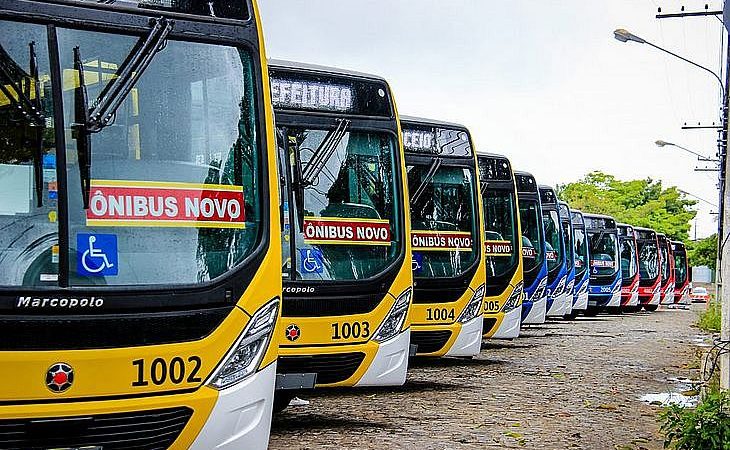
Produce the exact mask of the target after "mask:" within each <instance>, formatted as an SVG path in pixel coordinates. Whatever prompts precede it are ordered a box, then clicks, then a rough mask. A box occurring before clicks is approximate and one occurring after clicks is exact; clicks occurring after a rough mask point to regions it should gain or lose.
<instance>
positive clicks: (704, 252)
mask: <svg viewBox="0 0 730 450" xmlns="http://www.w3.org/2000/svg"><path fill="white" fill-rule="evenodd" d="M687 258H688V259H689V265H690V266H693V267H694V266H707V267H709V268H710V269H712V270H715V267H716V264H715V262H716V261H717V233H715V234H713V235H712V236H710V237H706V238H704V239H699V240H697V241H694V242H690V243H689V244H687Z"/></svg>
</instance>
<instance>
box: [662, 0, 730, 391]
mask: <svg viewBox="0 0 730 450" xmlns="http://www.w3.org/2000/svg"><path fill="white" fill-rule="evenodd" d="M691 16H718V17H719V16H722V17H723V20H721V22H723V25H724V27H725V29H726V31H727V32H728V40H727V41H726V42H727V44H726V47H727V49H726V50H727V54H726V56H725V85H724V90H723V95H722V124H721V127H720V128H719V129H718V139H717V148H718V154H717V156H718V159H719V160H720V164H719V167H718V169H719V170H718V171H719V180H718V181H719V183H718V184H719V186H718V188H719V190H720V193H719V200H720V204H719V211H718V213H719V214H720V216H719V218H718V230H717V231H718V233H717V261H716V265H717V268H716V270H715V273H716V276H715V284H716V291H715V293H716V296H715V298H716V300H718V301H720V302H721V303H720V305H721V311H722V318H721V331H720V340H721V341H722V342H723V343H726V342H730V289H723V280H726V279H727V280H730V245H726V244H727V242H726V240H727V238H726V236H725V234H726V230H730V214H726V212H725V205H729V204H730V190H728V189H727V188H726V183H725V177H726V174H727V173H728V170H730V167H728V157H727V149H728V136H730V130H729V129H728V126H730V123H729V122H730V121H729V120H728V109H729V108H730V94H728V89H730V0H726V1H725V2H724V5H723V10H722V11H710V10H709V8H708V5H705V11H698V12H685V11H684V7H682V11H681V12H680V13H675V14H662V10H661V8H659V11H658V14H657V16H656V18H657V19H667V18H677V17H691ZM682 128H683V129H696V128H705V127H699V126H698V127H686V126H685V127H682ZM707 128H713V127H707ZM720 388H721V389H723V390H730V353H727V352H726V353H724V354H721V355H720Z"/></svg>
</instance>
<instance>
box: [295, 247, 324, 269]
mask: <svg viewBox="0 0 730 450" xmlns="http://www.w3.org/2000/svg"><path fill="white" fill-rule="evenodd" d="M299 254H300V256H301V261H302V270H303V271H304V273H322V272H323V271H324V264H323V263H322V252H321V251H319V250H317V249H315V248H301V249H299Z"/></svg>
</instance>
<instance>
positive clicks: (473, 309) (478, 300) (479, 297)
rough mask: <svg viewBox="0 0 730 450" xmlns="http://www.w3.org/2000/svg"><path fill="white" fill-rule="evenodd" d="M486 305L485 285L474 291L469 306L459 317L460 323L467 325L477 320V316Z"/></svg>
mask: <svg viewBox="0 0 730 450" xmlns="http://www.w3.org/2000/svg"><path fill="white" fill-rule="evenodd" d="M483 303H484V285H483V284H482V285H481V286H479V287H478V288H477V290H476V291H474V295H472V296H471V300H469V304H468V305H466V307H465V308H464V310H463V311H462V312H461V314H460V315H459V322H460V323H466V322H468V321H470V320H471V319H473V318H475V317H476V316H477V314H479V312H480V311H481V310H482V304H483Z"/></svg>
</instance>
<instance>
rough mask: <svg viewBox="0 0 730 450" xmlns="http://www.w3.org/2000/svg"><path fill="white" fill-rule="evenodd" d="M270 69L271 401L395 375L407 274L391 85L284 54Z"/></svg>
mask: <svg viewBox="0 0 730 450" xmlns="http://www.w3.org/2000/svg"><path fill="white" fill-rule="evenodd" d="M270 76H271V90H272V102H273V105H274V112H275V116H276V129H277V135H278V143H279V160H280V161H281V164H280V169H279V172H280V177H279V178H280V183H281V193H282V198H281V201H280V204H281V211H282V216H283V223H282V236H283V238H282V247H281V249H282V252H283V266H282V276H283V280H284V295H283V301H282V316H283V318H282V321H283V322H282V325H283V331H282V334H281V336H280V345H279V352H280V355H281V357H280V359H279V365H278V373H279V381H278V384H277V399H276V402H277V404H276V408H277V409H283V408H284V407H286V405H287V404H288V403H289V399H290V398H291V397H293V396H294V394H295V393H296V392H297V391H298V390H300V389H303V388H312V387H315V386H316V387H322V386H377V385H401V384H403V383H404V382H405V377H406V369H407V367H408V356H409V353H410V352H409V350H410V335H411V332H410V320H409V314H408V313H409V308H410V304H411V294H412V288H411V287H412V283H413V276H412V274H411V270H410V254H411V248H410V245H409V241H408V239H407V236H408V233H409V230H410V224H409V220H408V217H409V216H408V209H407V208H406V201H405V199H407V198H408V196H407V185H406V181H405V180H406V179H405V168H404V165H403V164H404V158H403V146H402V141H401V137H400V126H399V123H398V113H397V110H396V107H395V103H394V101H393V96H392V94H391V91H390V88H389V86H388V84H387V82H386V81H385V80H383V79H382V78H379V77H376V76H373V75H367V74H361V73H355V72H349V71H345V70H340V69H333V68H327V67H319V66H312V65H306V64H300V63H292V62H284V61H271V62H270Z"/></svg>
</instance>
